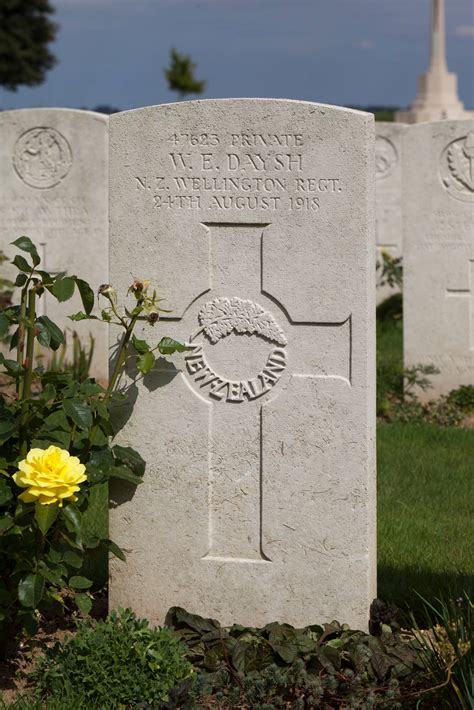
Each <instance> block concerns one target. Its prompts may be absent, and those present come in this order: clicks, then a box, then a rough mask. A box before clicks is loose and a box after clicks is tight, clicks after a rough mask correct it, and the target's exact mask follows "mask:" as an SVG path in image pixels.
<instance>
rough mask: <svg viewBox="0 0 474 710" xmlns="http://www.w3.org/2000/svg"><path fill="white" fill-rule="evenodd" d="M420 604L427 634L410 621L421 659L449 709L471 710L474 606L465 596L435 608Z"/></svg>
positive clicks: (473, 703) (473, 698) (441, 602)
mask: <svg viewBox="0 0 474 710" xmlns="http://www.w3.org/2000/svg"><path fill="white" fill-rule="evenodd" d="M421 600H422V602H423V606H424V611H425V618H426V622H427V628H428V631H421V630H420V628H419V626H418V624H417V622H416V620H415V619H414V618H413V625H414V627H415V628H416V629H417V632H418V633H417V646H418V648H419V649H420V652H419V655H420V658H421V659H422V660H423V663H424V665H425V668H426V670H427V671H428V672H429V673H431V675H432V676H433V679H434V680H435V682H436V684H437V685H439V686H440V687H441V688H442V696H443V697H444V698H445V699H446V701H447V702H448V703H449V707H453V708H460V710H472V708H473V707H474V657H473V644H474V605H473V603H472V601H471V600H470V598H469V596H468V595H466V594H465V595H463V596H462V597H459V598H458V599H456V600H453V599H450V600H448V601H445V600H443V599H437V600H436V602H435V603H434V604H431V603H430V602H428V601H427V600H426V599H423V598H422V597H421Z"/></svg>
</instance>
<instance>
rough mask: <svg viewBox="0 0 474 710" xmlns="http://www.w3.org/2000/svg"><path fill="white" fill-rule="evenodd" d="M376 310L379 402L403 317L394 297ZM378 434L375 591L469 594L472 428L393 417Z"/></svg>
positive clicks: (472, 581)
mask: <svg viewBox="0 0 474 710" xmlns="http://www.w3.org/2000/svg"><path fill="white" fill-rule="evenodd" d="M399 305H400V304H399ZM378 315H379V318H378V324H377V374H378V401H379V403H380V402H382V401H383V398H384V397H385V396H386V392H387V391H388V390H389V388H390V387H397V386H400V385H401V383H400V370H401V367H402V320H401V317H400V315H401V314H400V309H399V308H398V311H397V307H396V303H395V304H394V303H393V302H392V304H387V305H385V307H383V308H382V309H379V313H378ZM394 316H395V317H394ZM377 435H378V436H377V439H378V441H377V457H378V584H379V591H378V593H379V596H380V597H381V598H383V599H386V600H390V601H393V602H395V603H396V604H397V606H399V607H405V606H406V604H410V605H411V606H416V605H417V604H418V606H419V600H418V597H417V596H416V594H415V592H414V591H413V590H417V592H418V593H420V594H422V595H423V596H425V597H430V598H433V597H436V596H438V595H440V594H443V595H449V594H454V595H455V597H459V596H462V594H463V592H464V591H465V592H468V593H470V595H471V596H472V597H474V476H473V473H474V430H470V429H458V428H444V427H437V426H434V425H430V424H421V423H420V424H418V423H413V424H411V423H410V424H403V423H392V424H379V426H378V429H377Z"/></svg>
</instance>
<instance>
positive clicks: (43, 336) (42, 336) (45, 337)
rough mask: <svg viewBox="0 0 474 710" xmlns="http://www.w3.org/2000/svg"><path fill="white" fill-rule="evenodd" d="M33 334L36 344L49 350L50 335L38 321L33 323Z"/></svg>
mask: <svg viewBox="0 0 474 710" xmlns="http://www.w3.org/2000/svg"><path fill="white" fill-rule="evenodd" d="M35 334H36V339H37V341H38V343H40V344H41V345H43V346H44V347H45V348H49V346H50V343H51V333H50V332H49V330H48V329H47V327H46V326H45V325H44V324H43V323H41V322H40V321H36V323H35Z"/></svg>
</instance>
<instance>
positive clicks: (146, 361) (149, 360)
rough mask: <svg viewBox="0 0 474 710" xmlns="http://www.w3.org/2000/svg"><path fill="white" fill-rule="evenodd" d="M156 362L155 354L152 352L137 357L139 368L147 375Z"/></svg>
mask: <svg viewBox="0 0 474 710" xmlns="http://www.w3.org/2000/svg"><path fill="white" fill-rule="evenodd" d="M154 364H155V356H154V355H153V353H151V352H146V353H143V355H140V357H137V370H138V371H139V372H141V373H142V374H143V375H147V374H148V373H149V372H150V370H151V368H152V367H153V365H154Z"/></svg>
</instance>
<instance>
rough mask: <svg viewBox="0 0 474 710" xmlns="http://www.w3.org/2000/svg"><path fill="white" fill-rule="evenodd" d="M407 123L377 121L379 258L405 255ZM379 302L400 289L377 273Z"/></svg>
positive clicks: (377, 230) (379, 259) (376, 158)
mask: <svg viewBox="0 0 474 710" xmlns="http://www.w3.org/2000/svg"><path fill="white" fill-rule="evenodd" d="M404 130H405V126H404V125H403V124H400V123H389V122H384V121H376V122H375V178H376V180H375V187H376V195H377V210H376V215H377V219H376V224H377V227H376V243H377V259H378V261H379V263H381V261H382V257H381V253H382V252H386V253H387V254H389V255H390V256H391V257H393V258H394V259H398V258H399V257H401V256H402V232H403V223H402V170H401V136H402V134H403V131H404ZM377 277H378V278H377V303H381V302H382V301H384V300H385V299H386V298H388V297H389V296H391V295H392V294H393V293H396V291H397V290H398V289H396V288H391V287H390V286H389V285H387V284H385V285H383V286H382V285H380V280H381V272H380V270H379V271H378V273H377Z"/></svg>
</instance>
